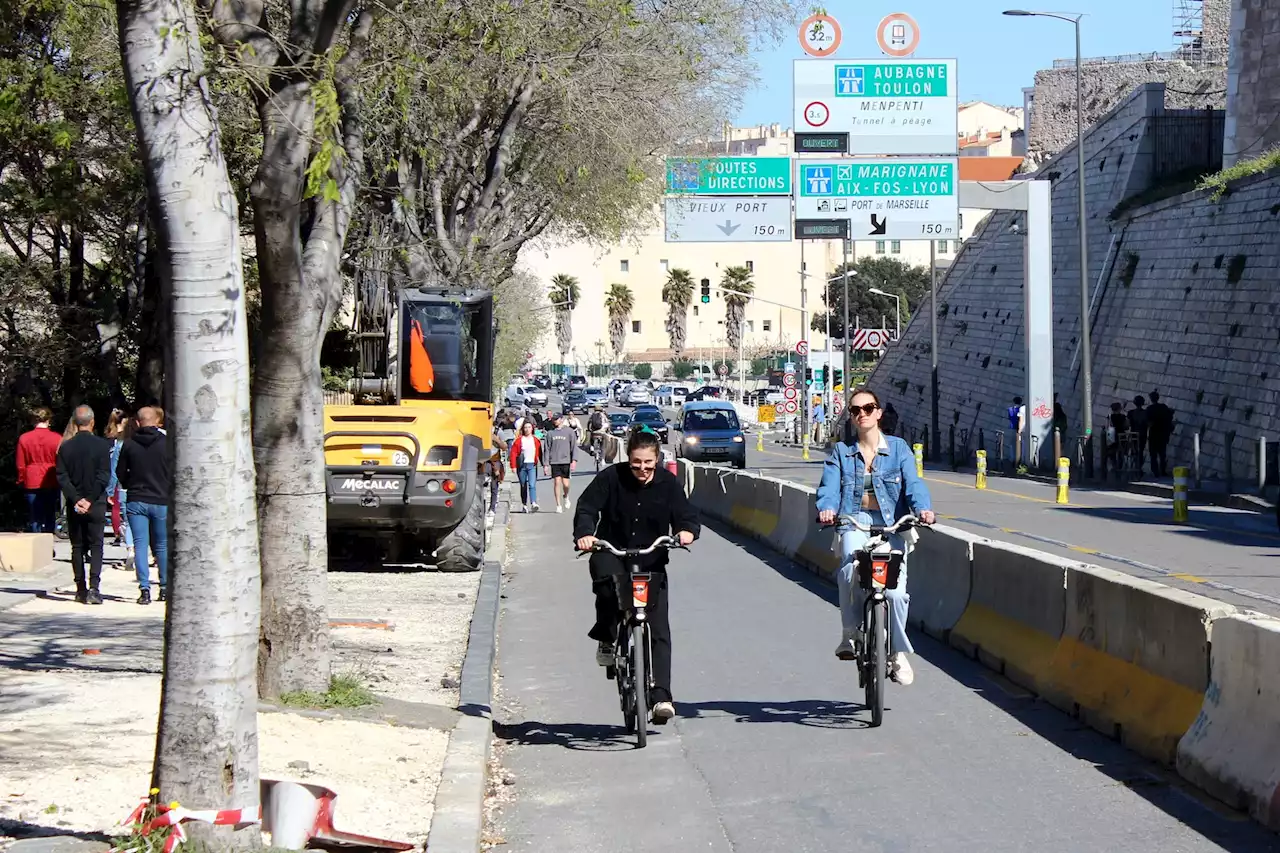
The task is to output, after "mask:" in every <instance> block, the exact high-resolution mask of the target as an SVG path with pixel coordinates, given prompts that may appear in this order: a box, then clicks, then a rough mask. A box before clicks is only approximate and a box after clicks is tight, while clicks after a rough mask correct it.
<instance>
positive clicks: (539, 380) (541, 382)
mask: <svg viewBox="0 0 1280 853" xmlns="http://www.w3.org/2000/svg"><path fill="white" fill-rule="evenodd" d="M533 384H534V385H537V386H538V387H539V388H542V389H543V390H549V389H550V388H551V377H550V376H548V375H547V374H545V373H535V374H534V376H533Z"/></svg>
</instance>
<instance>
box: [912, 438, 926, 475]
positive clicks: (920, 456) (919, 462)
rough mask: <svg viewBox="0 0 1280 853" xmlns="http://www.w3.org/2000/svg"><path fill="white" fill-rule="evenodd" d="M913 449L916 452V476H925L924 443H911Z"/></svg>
mask: <svg viewBox="0 0 1280 853" xmlns="http://www.w3.org/2000/svg"><path fill="white" fill-rule="evenodd" d="M911 449H912V450H914V451H915V452H916V476H917V477H923V476H924V445H923V444H919V443H917V444H913V445H911Z"/></svg>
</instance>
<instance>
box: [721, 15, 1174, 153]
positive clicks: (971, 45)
mask: <svg viewBox="0 0 1280 853" xmlns="http://www.w3.org/2000/svg"><path fill="white" fill-rule="evenodd" d="M1028 2H1031V3H1034V0H968V2H963V0H961V2H957V0H949V2H944V0H902V2H898V0H894V2H893V3H890V4H885V3H856V4H855V3H849V2H840V0H835V2H831V3H829V4H827V5H826V9H827V11H828V13H830V14H831V15H833V16H834V17H835V19H836V20H837V21H838V22H839V24H840V28H841V30H842V31H843V33H844V38H843V41H842V42H841V45H840V49H839V51H838V52H837V53H836V56H837V57H840V58H849V59H853V58H863V57H878V56H880V55H881V54H880V49H879V48H878V47H877V46H876V38H875V31H876V24H877V23H878V22H879V21H880V19H881V18H883V17H884V16H885V15H887V14H889V13H891V12H906V13H907V14H909V15H911V17H912V18H914V19H915V21H916V23H917V24H919V25H920V33H921V38H920V47H919V48H918V49H917V50H916V53H915V58H916V59H952V58H954V59H957V60H958V61H959V64H958V72H959V74H958V76H959V80H960V100H961V101H976V100H981V101H990V102H992V103H996V104H1005V105H1009V106H1019V107H1020V106H1022V87H1023V86H1030V85H1031V84H1032V82H1033V79H1034V76H1035V73H1036V71H1037V70H1039V69H1041V68H1047V67H1048V66H1049V65H1050V64H1052V62H1053V60H1055V59H1064V58H1069V57H1072V56H1074V55H1075V35H1074V30H1073V28H1072V26H1071V25H1070V24H1069V23H1066V22H1065V21H1056V20H1053V19H1048V18H1010V17H1006V16H1004V15H1001V14H1000V13H1001V12H1002V11H1003V10H1005V9H1009V8H1022V9H1031V10H1035V11H1049V12H1083V13H1084V14H1085V19H1084V22H1083V24H1082V36H1081V37H1082V39H1083V52H1084V55H1085V56H1110V55H1114V54H1123V53H1144V52H1148V51H1167V50H1172V49H1173V46H1174V39H1173V5H1174V0H1069V2H1071V3H1073V5H1070V6H1066V7H1057V6H1054V5H1048V6H1039V5H1019V4H1022V3H1028ZM804 55H805V54H804V52H803V51H801V49H800V42H799V41H798V39H797V38H796V36H795V35H794V34H792V35H791V36H790V37H789V38H787V39H786V40H785V41H784V42H783V43H782V44H780V45H777V46H770V47H769V48H767V49H765V50H763V51H762V52H761V53H760V55H759V56H758V57H757V61H758V62H759V63H760V71H761V73H760V78H761V82H760V87H759V88H758V89H757V90H755V91H753V92H749V93H748V94H747V95H746V98H745V101H744V104H743V109H742V111H741V112H740V113H739V115H738V118H737V120H736V122H735V124H737V125H738V126H752V125H757V124H770V123H772V122H778V123H780V124H782V125H783V126H784V127H790V126H791V124H792V108H791V60H792V59H796V58H800V57H803V56H804Z"/></svg>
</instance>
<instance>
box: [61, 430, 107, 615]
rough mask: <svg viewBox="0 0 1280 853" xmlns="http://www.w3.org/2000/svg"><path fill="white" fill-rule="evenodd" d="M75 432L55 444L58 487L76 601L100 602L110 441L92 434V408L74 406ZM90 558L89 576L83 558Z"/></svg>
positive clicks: (82, 602) (86, 602) (83, 602)
mask: <svg viewBox="0 0 1280 853" xmlns="http://www.w3.org/2000/svg"><path fill="white" fill-rule="evenodd" d="M71 422H72V423H73V424H75V427H76V434H75V435H73V436H72V437H71V438H69V439H67V440H66V441H64V442H62V446H61V447H59V448H58V462H57V469H58V487H59V488H60V489H62V494H63V497H65V498H66V499H67V534H68V537H69V538H70V539H71V571H72V573H73V575H74V576H75V582H76V601H78V602H80V603H81V604H101V603H102V594H101V593H100V592H99V591H98V589H99V584H100V583H101V581H102V539H103V534H104V530H105V528H106V524H107V483H108V482H109V481H110V479H111V444H110V442H108V441H106V440H105V439H102V438H99V437H98V436H96V435H94V434H93V409H91V408H89V407H88V406H77V407H76V410H75V412H74V413H73V414H72V416H71ZM86 556H88V558H89V576H88V577H87V578H86V577H85V571H84V561H85V557H86Z"/></svg>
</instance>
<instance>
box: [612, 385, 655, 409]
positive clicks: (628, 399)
mask: <svg viewBox="0 0 1280 853" xmlns="http://www.w3.org/2000/svg"><path fill="white" fill-rule="evenodd" d="M618 403H619V404H621V405H623V406H644V405H649V404H652V403H653V394H652V393H651V392H650V391H649V389H648V388H646V387H645V386H644V384H643V383H640V382H637V383H635V384H634V385H632V386H631V387H629V388H627V390H625V391H623V392H622V396H621V397H620V398H619V399H618Z"/></svg>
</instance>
